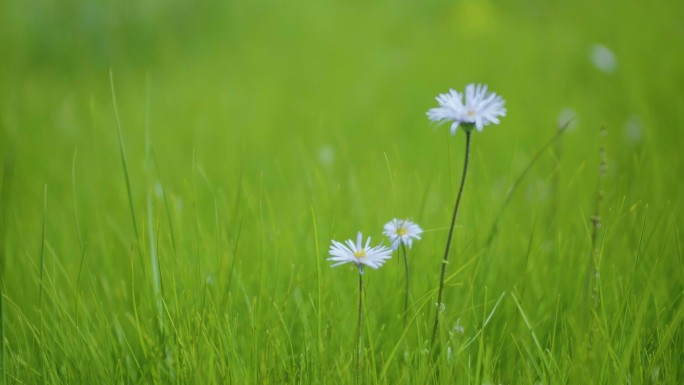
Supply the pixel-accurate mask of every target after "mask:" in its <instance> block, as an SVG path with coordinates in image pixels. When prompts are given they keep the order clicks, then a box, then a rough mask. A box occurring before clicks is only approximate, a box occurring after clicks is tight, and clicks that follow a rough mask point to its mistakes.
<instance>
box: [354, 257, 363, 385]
mask: <svg viewBox="0 0 684 385" xmlns="http://www.w3.org/2000/svg"><path fill="white" fill-rule="evenodd" d="M362 319H363V266H360V267H359V322H358V324H357V325H356V349H355V350H356V383H357V384H358V383H360V379H361V377H360V376H361V371H360V368H359V367H360V364H359V361H360V360H361V320H362Z"/></svg>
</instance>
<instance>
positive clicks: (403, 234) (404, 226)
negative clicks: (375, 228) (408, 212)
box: [382, 218, 423, 250]
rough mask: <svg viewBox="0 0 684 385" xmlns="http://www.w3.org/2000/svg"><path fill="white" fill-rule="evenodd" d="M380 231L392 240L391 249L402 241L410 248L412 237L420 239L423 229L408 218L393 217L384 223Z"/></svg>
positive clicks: (396, 247)
mask: <svg viewBox="0 0 684 385" xmlns="http://www.w3.org/2000/svg"><path fill="white" fill-rule="evenodd" d="M382 233H383V234H385V235H386V236H387V238H389V240H390V242H392V249H394V250H396V249H398V248H399V245H400V244H402V243H403V244H404V245H406V246H408V247H409V249H410V248H411V245H413V240H414V239H417V240H420V234H422V233H423V229H421V228H420V226H418V225H417V224H415V223H413V222H411V221H409V220H408V219H396V218H395V219H392V220H391V221H389V222H387V223H386V224H385V227H384V230H383V232H382Z"/></svg>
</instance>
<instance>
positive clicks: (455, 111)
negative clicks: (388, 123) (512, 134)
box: [427, 83, 506, 135]
mask: <svg viewBox="0 0 684 385" xmlns="http://www.w3.org/2000/svg"><path fill="white" fill-rule="evenodd" d="M435 99H436V100H437V103H439V107H436V108H431V109H430V110H429V111H428V112H427V116H428V118H429V119H430V120H432V121H433V122H437V123H444V122H449V121H451V122H453V123H452V124H451V134H452V135H453V134H455V133H456V129H457V128H458V126H460V125H464V126H465V127H466V129H468V130H470V129H471V128H472V127H473V126H475V127H476V128H477V130H478V131H482V129H484V126H486V125H488V124H490V123H494V124H499V118H498V117H499V116H506V108H504V103H505V101H504V100H503V98H501V96H499V95H497V94H495V93H494V92H487V85H485V84H477V85H475V84H472V83H471V84H468V85H467V86H466V90H465V104H464V103H463V94H461V93H458V92H456V91H454V90H452V89H450V90H449V93H448V94H440V95H439V96H437V97H436V98H435Z"/></svg>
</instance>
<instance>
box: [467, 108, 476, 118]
mask: <svg viewBox="0 0 684 385" xmlns="http://www.w3.org/2000/svg"><path fill="white" fill-rule="evenodd" d="M466 115H468V117H469V118H470V119H474V118H475V115H476V113H475V110H473V109H472V108H468V111H466Z"/></svg>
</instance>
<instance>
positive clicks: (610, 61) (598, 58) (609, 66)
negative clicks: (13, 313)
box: [590, 44, 617, 73]
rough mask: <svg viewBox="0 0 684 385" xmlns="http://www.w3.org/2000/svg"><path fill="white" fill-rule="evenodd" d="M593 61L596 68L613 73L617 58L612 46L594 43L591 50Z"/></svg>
mask: <svg viewBox="0 0 684 385" xmlns="http://www.w3.org/2000/svg"><path fill="white" fill-rule="evenodd" d="M590 56H591V61H592V63H593V64H594V66H595V67H596V68H598V69H599V70H601V71H603V72H605V73H611V72H613V71H615V67H616V66H617V60H616V59H615V54H614V53H613V51H611V50H610V48H608V47H606V46H605V45H601V44H594V45H593V46H591V50H590Z"/></svg>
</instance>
